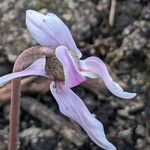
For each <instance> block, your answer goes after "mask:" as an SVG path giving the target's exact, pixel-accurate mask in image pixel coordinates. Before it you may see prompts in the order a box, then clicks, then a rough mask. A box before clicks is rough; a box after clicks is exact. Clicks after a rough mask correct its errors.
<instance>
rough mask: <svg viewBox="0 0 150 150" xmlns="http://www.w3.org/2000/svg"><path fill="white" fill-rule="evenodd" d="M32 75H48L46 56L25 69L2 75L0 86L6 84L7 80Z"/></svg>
mask: <svg viewBox="0 0 150 150" xmlns="http://www.w3.org/2000/svg"><path fill="white" fill-rule="evenodd" d="M30 75H39V76H46V75H45V58H40V59H38V60H36V61H35V62H34V63H33V64H32V65H30V66H29V67H28V68H26V69H25V70H23V71H19V72H14V73H11V74H7V75H5V76H2V77H0V86H2V85H4V84H6V83H7V82H9V81H11V80H13V79H16V78H19V77H25V76H30Z"/></svg>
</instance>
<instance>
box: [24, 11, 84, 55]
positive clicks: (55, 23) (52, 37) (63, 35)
mask: <svg viewBox="0 0 150 150" xmlns="http://www.w3.org/2000/svg"><path fill="white" fill-rule="evenodd" d="M26 25H27V28H28V30H29V31H30V33H31V34H32V36H33V37H34V38H35V39H36V41H37V42H38V43H40V44H41V45H42V46H49V47H52V48H56V47H58V46H60V45H64V46H66V47H68V48H69V49H71V50H73V51H75V52H76V53H77V55H78V57H79V58H80V57H81V56H82V54H81V52H80V50H79V49H78V48H77V46H76V44H75V42H74V40H73V38H72V35H71V33H70V31H69V29H68V27H67V26H66V25H65V24H64V23H63V21H62V20H61V19H60V18H58V17H57V16H56V15H54V14H53V13H48V14H47V15H44V14H41V13H39V12H36V11H34V10H27V12H26Z"/></svg>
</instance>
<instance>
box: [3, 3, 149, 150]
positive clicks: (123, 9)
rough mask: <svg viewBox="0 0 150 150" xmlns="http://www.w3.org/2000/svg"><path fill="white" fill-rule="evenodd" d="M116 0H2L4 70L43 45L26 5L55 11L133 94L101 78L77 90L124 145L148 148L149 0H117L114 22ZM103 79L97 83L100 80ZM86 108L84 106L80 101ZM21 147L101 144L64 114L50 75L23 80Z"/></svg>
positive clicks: (84, 149) (90, 148)
mask: <svg viewBox="0 0 150 150" xmlns="http://www.w3.org/2000/svg"><path fill="white" fill-rule="evenodd" d="M110 4H111V3H110V0H32V1H30V0H0V75H1V76H2V75H5V74H7V73H10V72H12V67H13V63H14V61H15V59H16V57H17V56H18V55H19V54H20V53H21V52H22V51H23V50H24V49H26V48H28V47H31V46H33V45H37V43H36V42H35V41H34V39H33V38H32V37H31V35H30V34H29V32H28V31H27V28H26V26H25V12H26V10H27V9H34V10H37V11H40V12H43V13H46V12H49V11H51V12H53V13H55V14H57V15H58V16H59V17H60V18H61V19H62V20H63V21H64V22H65V23H66V24H67V25H68V27H69V28H70V30H71V32H72V34H73V37H74V39H75V41H76V43H77V45H78V47H79V48H80V49H81V51H82V52H83V57H84V58H86V57H88V56H92V55H94V56H98V57H100V58H101V59H102V60H103V61H104V62H106V64H107V65H108V69H109V71H110V73H111V75H112V76H113V79H114V80H115V81H117V82H118V83H119V84H120V85H121V86H122V87H123V88H124V89H126V90H127V91H131V92H137V93H138V94H137V96H136V97H135V98H134V99H132V100H123V99H119V98H117V97H115V96H113V95H112V94H111V93H110V92H108V91H107V90H105V88H103V85H100V86H98V87H96V88H93V85H94V84H95V83H96V82H95V83H94V82H91V81H90V83H89V84H88V83H85V84H83V85H81V86H79V87H76V88H74V89H73V90H74V91H75V92H76V93H77V94H78V95H79V96H80V97H81V98H82V99H83V100H84V102H85V103H86V105H87V106H88V108H89V110H90V111H91V112H92V113H94V114H95V115H96V117H97V118H98V119H99V120H101V122H102V123H103V124H104V127H105V132H106V135H107V137H108V139H109V140H110V141H111V142H112V143H113V144H114V145H115V146H116V147H117V148H118V150H150V110H149V109H150V2H149V0H117V6H116V14H115V22H114V26H113V27H110V26H109V13H110ZM96 86H97V85H96ZM9 103H10V84H7V85H6V86H5V87H2V88H1V89H0V150H6V147H7V144H8V136H7V135H8V129H9V126H8V125H9ZM77 109H80V108H77ZM20 120H21V123H20V134H19V136H20V144H18V145H20V149H21V150H98V149H99V150H100V149H101V148H99V147H98V146H96V145H95V144H94V143H93V142H92V141H91V140H90V139H89V138H88V137H87V135H86V134H85V133H84V131H82V129H81V128H80V127H79V126H78V125H77V124H76V123H75V122H73V121H71V120H70V119H68V118H66V117H64V116H63V115H62V114H60V112H59V110H58V106H57V103H56V102H55V100H54V98H53V97H52V95H51V93H50V91H49V82H48V80H47V79H45V78H35V77H29V78H26V79H23V81H22V99H21V116H20Z"/></svg>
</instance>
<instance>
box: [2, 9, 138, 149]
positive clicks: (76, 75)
mask: <svg viewBox="0 0 150 150" xmlns="http://www.w3.org/2000/svg"><path fill="white" fill-rule="evenodd" d="M26 25H27V28H28V30H29V31H30V33H31V34H32V36H33V37H34V38H35V40H36V41H37V42H38V43H39V44H40V45H41V46H46V47H49V48H51V49H53V50H54V52H55V56H54V58H53V59H54V62H55V64H53V63H52V62H53V61H51V58H46V57H44V58H39V59H38V60H36V61H35V62H34V63H33V64H31V65H30V66H29V67H27V68H26V69H25V70H23V71H19V72H15V73H11V74H8V75H5V76H3V77H0V85H3V84H5V83H7V82H8V81H10V80H13V79H15V78H19V77H24V76H29V75H40V76H45V77H48V78H49V77H50V74H51V77H52V78H51V80H52V82H51V84H50V90H51V92H52V94H53V96H54V97H55V99H56V101H57V103H58V105H59V109H60V111H61V113H63V114H64V115H66V116H68V117H70V118H71V119H73V120H75V121H76V122H77V123H78V124H79V125H80V126H81V127H82V128H83V129H84V130H85V131H86V133H87V134H88V135H89V137H90V138H91V139H92V140H93V141H94V142H95V143H96V144H97V145H98V146H100V147H102V148H103V149H106V150H115V149H116V148H115V146H113V144H111V143H110V142H109V141H108V140H107V139H106V136H105V133H104V128H103V125H102V123H101V122H100V121H98V120H97V119H96V118H95V117H94V116H93V115H92V114H91V113H90V112H89V110H88V109H87V107H86V106H85V104H84V103H83V101H82V100H81V99H80V98H79V97H78V96H77V95H76V94H75V93H74V92H73V91H72V90H71V89H70V88H72V87H75V86H77V85H79V84H80V83H82V82H83V81H85V80H86V77H89V78H100V79H101V80H103V81H104V83H105V85H106V87H107V88H108V90H109V91H110V92H111V93H113V94H114V95H116V96H118V97H120V98H125V99H130V98H133V97H135V95H136V94H135V93H128V92H124V91H123V89H122V88H121V87H120V86H119V85H118V84H117V83H115V82H114V81H113V80H112V78H111V76H110V74H109V72H108V70H107V68H106V66H105V64H104V63H103V61H102V60H100V59H99V58H98V57H89V58H87V59H85V60H80V58H81V57H82V54H81V52H80V50H79V49H78V48H77V46H76V44H75V42H74V40H73V38H72V35H71V33H70V31H69V29H68V27H67V26H66V25H65V24H64V23H63V22H62V20H60V19H59V18H58V17H57V16H56V15H54V14H52V13H48V14H47V15H44V14H41V13H38V12H36V11H33V10H27V12H26ZM56 62H58V63H56Z"/></svg>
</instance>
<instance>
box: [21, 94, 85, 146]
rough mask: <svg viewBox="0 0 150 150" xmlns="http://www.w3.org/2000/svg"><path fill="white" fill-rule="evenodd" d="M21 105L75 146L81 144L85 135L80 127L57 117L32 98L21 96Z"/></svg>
mask: <svg viewBox="0 0 150 150" xmlns="http://www.w3.org/2000/svg"><path fill="white" fill-rule="evenodd" d="M21 107H22V109H23V110H25V111H27V112H28V113H29V114H30V115H32V116H33V117H35V118H37V119H38V120H40V121H41V122H42V123H43V124H45V125H48V126H50V127H52V128H53V129H54V130H55V131H56V132H58V133H59V134H61V135H62V136H63V137H64V138H66V139H67V140H69V141H70V142H71V143H73V144H75V145H76V146H81V145H82V144H83V143H84V141H85V139H86V136H85V134H84V133H83V132H82V130H81V129H80V128H77V127H76V128H77V129H75V128H73V125H72V124H71V123H70V122H69V121H67V120H66V119H64V118H62V117H59V116H58V115H57V114H55V113H54V112H53V111H52V110H51V109H49V108H47V107H46V106H44V105H43V104H41V103H39V102H38V101H36V100H35V99H33V98H29V97H28V98H22V99H21Z"/></svg>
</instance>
